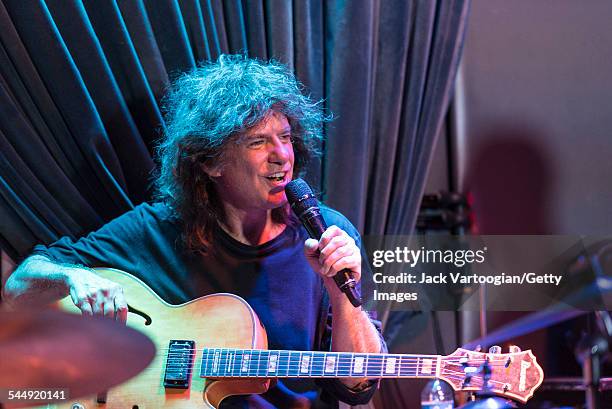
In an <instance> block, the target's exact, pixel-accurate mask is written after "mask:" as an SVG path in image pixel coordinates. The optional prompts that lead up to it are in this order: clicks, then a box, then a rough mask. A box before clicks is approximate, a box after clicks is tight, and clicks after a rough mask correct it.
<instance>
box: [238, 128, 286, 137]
mask: <svg viewBox="0 0 612 409" xmlns="http://www.w3.org/2000/svg"><path fill="white" fill-rule="evenodd" d="M286 133H291V127H290V126H289V127H287V128H283V129H281V130H280V132H279V134H286ZM267 135H268V134H267V133H252V134H246V135H245V136H246V137H247V138H260V137H264V136H267Z"/></svg>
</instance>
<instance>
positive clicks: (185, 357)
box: [164, 340, 195, 389]
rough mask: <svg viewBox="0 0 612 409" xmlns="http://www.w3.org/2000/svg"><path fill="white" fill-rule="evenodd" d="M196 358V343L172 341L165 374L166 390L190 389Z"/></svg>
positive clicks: (169, 346)
mask: <svg viewBox="0 0 612 409" xmlns="http://www.w3.org/2000/svg"><path fill="white" fill-rule="evenodd" d="M194 356H195V342H194V341H185V340H170V343H169V345H168V355H167V357H166V372H165V373H164V386H165V387H166V388H173V389H187V388H188V387H189V380H190V379H191V371H192V369H193V358H194Z"/></svg>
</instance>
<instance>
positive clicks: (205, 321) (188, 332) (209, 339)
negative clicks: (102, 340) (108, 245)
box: [59, 269, 270, 409]
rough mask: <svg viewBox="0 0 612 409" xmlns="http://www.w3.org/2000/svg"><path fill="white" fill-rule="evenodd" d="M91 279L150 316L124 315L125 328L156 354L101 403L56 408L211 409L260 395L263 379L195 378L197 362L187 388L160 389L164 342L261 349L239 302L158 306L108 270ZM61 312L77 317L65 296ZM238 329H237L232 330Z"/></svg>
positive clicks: (225, 298)
mask: <svg viewBox="0 0 612 409" xmlns="http://www.w3.org/2000/svg"><path fill="white" fill-rule="evenodd" d="M96 272H97V274H98V275H100V276H101V277H104V278H106V279H108V280H111V281H114V282H116V283H118V284H120V285H121V286H122V287H123V289H124V293H125V295H126V299H127V301H128V304H129V305H130V307H131V308H133V309H135V310H138V311H140V312H142V313H143V315H145V314H146V316H148V317H150V324H148V325H146V324H147V323H146V320H145V318H144V316H141V315H140V314H138V313H130V314H128V320H127V325H128V326H130V327H132V328H135V329H137V330H139V331H141V332H143V333H145V334H146V335H147V336H149V337H150V338H151V340H153V343H154V344H155V346H156V349H157V354H156V357H155V358H154V360H153V361H152V362H151V364H150V365H149V366H148V367H147V368H146V369H145V370H144V371H143V372H141V373H140V374H139V375H138V376H136V377H134V378H132V379H131V380H129V381H128V382H126V383H124V384H121V385H119V386H116V387H114V388H112V389H110V390H109V391H108V393H107V397H106V403H105V404H99V403H96V396H91V397H86V398H77V399H70V401H69V403H68V404H66V405H62V406H59V407H61V408H66V409H70V408H71V407H72V405H73V404H74V403H80V404H81V405H83V406H84V407H85V408H86V409H88V408H108V409H115V408H116V409H119V408H121V409H126V408H128V409H129V408H134V407H138V409H151V408H161V407H164V408H187V409H190V408H200V409H201V408H217V407H218V406H219V404H220V402H221V400H223V399H224V398H225V397H227V396H229V395H242V394H251V393H263V392H265V391H266V390H267V389H268V386H269V382H270V380H269V379H262V378H259V379H237V380H235V379H230V380H226V379H222V380H210V379H204V378H201V377H200V363H199V360H198V359H197V353H196V358H195V359H194V361H193V372H192V376H191V382H190V384H189V387H188V388H187V389H172V388H166V387H164V385H163V379H164V373H165V369H166V353H165V352H166V351H167V350H168V345H169V342H170V340H192V341H195V348H196V350H198V349H202V348H204V347H208V348H210V347H220V348H253V349H267V346H268V340H267V336H266V333H265V330H264V328H263V326H262V324H261V322H260V321H259V318H258V317H257V315H256V314H255V312H254V311H253V309H252V308H251V307H250V306H249V305H248V304H247V303H246V301H244V300H243V299H242V298H240V297H237V296H235V295H231V294H214V295H210V296H205V297H201V298H198V299H196V300H193V301H190V302H188V303H185V304H181V305H170V304H168V303H166V302H164V301H163V300H162V299H161V298H159V296H157V294H155V293H154V292H153V290H151V289H150V288H149V287H148V286H147V285H146V284H144V283H143V282H142V281H140V280H138V279H137V278H135V277H133V276H131V275H129V274H127V273H124V272H122V271H119V270H113V269H98V270H97V271H96ZM61 307H62V309H65V310H67V311H71V312H75V313H80V311H79V309H78V308H77V307H75V306H74V305H73V303H72V301H71V299H70V297H67V298H65V299H63V300H62V301H61ZM236 324H238V325H236Z"/></svg>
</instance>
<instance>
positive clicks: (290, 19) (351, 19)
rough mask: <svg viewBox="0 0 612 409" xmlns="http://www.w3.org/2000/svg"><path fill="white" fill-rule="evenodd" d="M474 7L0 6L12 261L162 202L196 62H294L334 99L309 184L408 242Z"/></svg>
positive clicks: (327, 100) (214, 1)
mask: <svg viewBox="0 0 612 409" xmlns="http://www.w3.org/2000/svg"><path fill="white" fill-rule="evenodd" d="M467 10H468V1H467V0H445V1H422V0H421V1H419V0H414V1H406V0H387V1H380V0H378V1H376V0H353V1H350V2H346V1H340V0H330V1H322V0H304V1H294V2H292V1H274V0H255V1H246V0H227V1H221V0H200V1H197V0H181V1H176V0H163V1H155V2H146V1H143V0H135V1H124V0H121V1H118V2H99V1H94V0H85V1H82V2H81V1H77V0H71V1H60V0H47V1H43V0H39V1H33V2H22V1H20V0H2V1H1V2H0V23H1V28H0V63H1V64H0V65H1V67H0V80H1V83H0V102H1V103H2V107H1V108H0V109H1V111H0V114H1V115H0V138H1V140H0V144H1V146H2V153H1V160H2V166H1V167H0V169H1V173H0V178H1V179H2V184H1V185H0V196H1V198H2V201H1V202H0V209H1V211H2V223H1V224H0V236H1V241H2V246H3V248H4V250H5V251H7V252H9V254H10V255H11V256H12V257H14V258H19V257H22V256H25V255H27V253H28V251H29V250H30V248H31V247H32V246H33V245H34V244H36V243H38V242H44V243H48V242H50V241H53V240H55V239H57V238H59V237H60V236H62V235H66V234H67V235H71V236H73V237H76V236H78V235H81V234H83V233H85V232H87V231H88V230H91V229H94V228H96V227H98V226H100V225H101V224H102V223H104V222H106V221H108V220H110V219H111V218H113V217H116V216H118V215H119V214H121V213H123V212H124V211H126V210H129V209H130V208H131V207H133V206H134V205H135V204H137V203H140V202H142V201H144V200H150V199H151V193H152V192H151V189H150V179H149V178H150V172H151V171H152V170H153V169H154V167H155V163H154V159H153V151H154V147H155V141H156V139H157V138H159V136H160V135H161V133H162V132H163V129H164V122H163V118H162V109H161V107H160V103H161V100H162V97H163V94H164V91H165V89H166V88H167V86H168V84H169V83H170V81H171V80H172V79H173V78H174V77H175V76H176V75H178V74H179V73H181V72H183V71H185V70H189V69H191V68H193V67H195V66H196V65H197V64H198V62H200V61H205V60H211V59H216V58H217V57H218V56H219V55H220V54H221V53H228V52H231V53H236V52H244V53H247V54H248V55H249V56H251V57H258V58H262V59H268V58H275V59H277V60H279V61H282V62H284V63H286V64H288V65H290V66H291V67H292V68H293V69H294V70H295V72H296V74H297V76H298V78H299V79H300V80H301V81H302V82H303V84H304V86H305V91H306V92H307V93H309V94H311V95H312V96H313V97H314V98H315V99H321V100H323V101H324V102H323V104H324V107H325V109H326V110H327V111H328V112H333V113H334V115H335V118H336V119H335V120H334V121H333V122H332V123H330V124H328V125H326V128H325V133H326V135H327V139H326V141H325V142H323V144H322V146H321V149H322V150H323V151H324V154H323V157H322V158H321V160H316V161H313V163H311V164H310V165H309V167H308V176H307V178H308V179H309V180H310V181H311V183H312V184H313V186H314V187H315V188H317V189H318V190H320V191H322V192H323V198H324V199H325V201H326V202H327V203H328V204H329V205H330V206H332V207H335V208H337V209H338V210H340V211H341V212H343V213H344V214H345V215H346V216H347V217H348V218H349V219H350V220H351V221H352V222H353V223H354V224H355V225H356V226H357V227H358V229H359V230H360V231H361V232H362V233H364V234H383V233H409V232H410V231H411V230H412V227H413V224H414V220H415V217H416V211H417V209H418V206H419V202H420V195H421V194H422V190H423V185H424V178H425V175H426V172H427V168H428V164H429V161H430V159H431V152H432V147H433V146H434V143H435V138H436V135H437V133H438V131H439V129H440V126H441V124H442V122H443V118H444V114H445V112H446V109H447V106H448V101H449V98H450V95H451V89H452V88H451V84H452V81H453V78H454V75H455V72H456V68H457V63H458V60H459V56H460V54H461V45H462V43H463V33H464V31H465V20H466V16H467Z"/></svg>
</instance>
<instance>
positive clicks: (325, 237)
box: [319, 225, 346, 250]
mask: <svg viewBox="0 0 612 409" xmlns="http://www.w3.org/2000/svg"><path fill="white" fill-rule="evenodd" d="M343 233H344V231H343V230H342V229H340V228H339V227H338V226H335V225H331V226H329V227H328V228H327V230H325V231H324V232H323V234H322V235H321V238H320V239H319V249H320V250H323V249H324V248H325V246H327V244H328V243H329V242H330V241H331V240H332V239H333V238H334V237H336V236H339V235H342V234H343ZM345 234H346V233H345Z"/></svg>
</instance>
